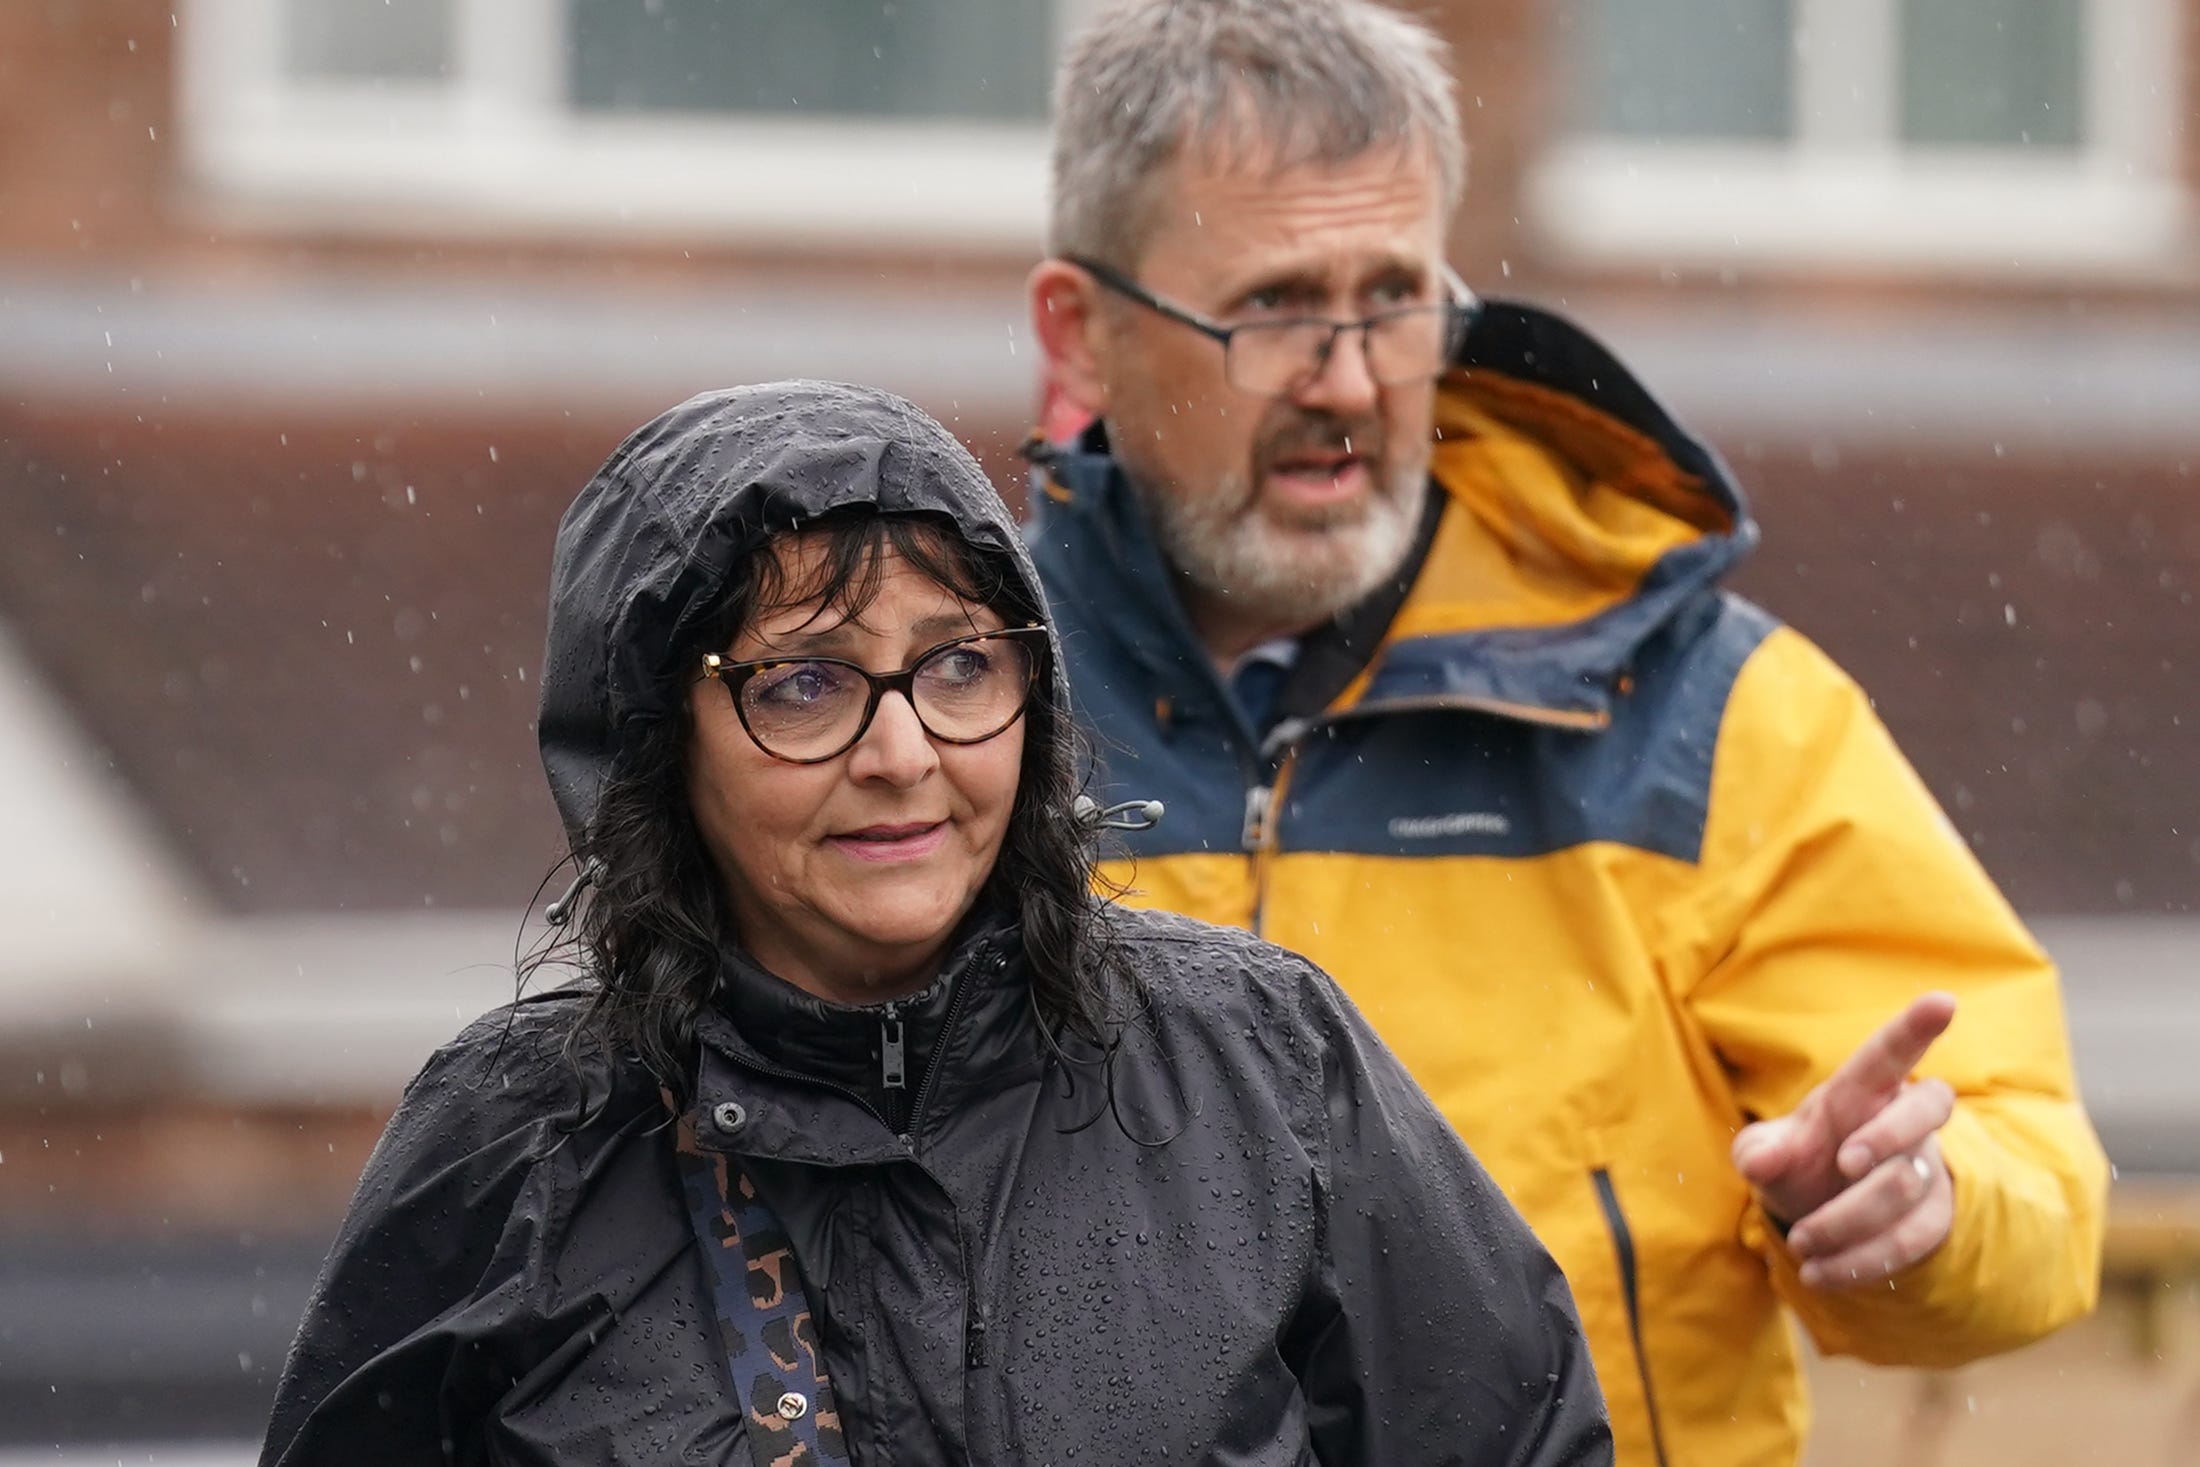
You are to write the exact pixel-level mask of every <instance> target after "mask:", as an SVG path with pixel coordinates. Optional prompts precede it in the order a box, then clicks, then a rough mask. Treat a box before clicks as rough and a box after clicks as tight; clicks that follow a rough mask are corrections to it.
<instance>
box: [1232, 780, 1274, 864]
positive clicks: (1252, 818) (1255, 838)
mask: <svg viewBox="0 0 2200 1467" xmlns="http://www.w3.org/2000/svg"><path fill="white" fill-rule="evenodd" d="M1275 794H1276V788H1275V786H1274V785H1267V784H1256V785H1254V786H1253V787H1252V788H1251V789H1249V790H1247V791H1246V792H1245V824H1244V825H1243V826H1242V827H1240V829H1239V831H1238V842H1239V844H1240V845H1242V846H1243V847H1244V848H1245V849H1246V850H1247V851H1257V850H1259V849H1260V848H1261V847H1262V846H1264V845H1266V844H1267V843H1268V805H1269V802H1270V801H1271V800H1273V799H1274V798H1275Z"/></svg>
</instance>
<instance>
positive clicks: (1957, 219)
mask: <svg viewBox="0 0 2200 1467" xmlns="http://www.w3.org/2000/svg"><path fill="white" fill-rule="evenodd" d="M1896 6H1897V0H1797V6H1796V16H1797V37H1796V43H1795V44H1796V132H1795V135H1794V136H1793V137H1792V138H1789V139H1783V140H1779V141H1772V142H1761V143H1760V142H1741V141H1736V142H1733V143H1718V142H1710V143H1699V142H1694V141H1685V140H1672V139H1663V140H1657V139H1620V138H1605V137H1565V138H1562V139H1560V140H1558V141H1557V142H1555V143H1554V144H1553V145H1552V147H1551V148H1550V149H1549V150H1548V151H1547V152H1546V154H1545V156H1544V157H1543V158H1542V159H1541V160H1540V161H1539V162H1538V163H1537V165H1536V166H1535V168H1534V169H1533V170H1532V172H1531V174H1530V178H1529V182H1528V198H1527V205H1528V210H1529V217H1530V218H1531V219H1532V220H1533V222H1534V224H1535V226H1536V227H1537V230H1538V232H1539V234H1540V235H1541V237H1542V238H1543V239H1544V240H1546V241H1547V242H1549V243H1550V244H1551V245H1552V246H1554V247H1555V248H1556V249H1557V250H1558V251H1560V252H1561V253H1562V254H1563V255H1564V256H1565V257H1567V258H1569V259H1571V260H1573V261H1576V262H1578V263H1584V264H1591V265H1606V264H1610V265H1636V266H1639V265H1643V264H1655V265H1670V266H1676V267H1701V266H1726V265H1761V264H1772V265H1806V266H1831V267H1843V266H1863V267H1874V266H1892V267H1925V268H1950V269H1960V270H1966V271H1980V272H1988V273H2011V274H2016V275H2020V276H2021V275H2030V274H2040V273H2051V274H2063V273H2072V272H2077V273H2109V274H2149V273H2154V272H2157V271H2160V270H2162V269H2165V268H2173V267H2174V265H2175V263H2176V261H2177V260H2178V258H2179V257H2180V251H2181V250H2182V249H2183V248H2184V247H2186V246H2187V245H2188V244H2189V230H2190V227H2191V221H2190V217H2189V213H2188V209H2187V202H2186V198H2185V193H2184V190H2183V188H2182V186H2181V185H2180V183H2179V180H2178V177H2177V167H2178V160H2177V139H2178V136H2179V125H2178V118H2179V110H2180V106H2181V103H2180V96H2179V91H2180V86H2181V84H2182V76H2181V68H2180V63H2179V58H2180V56H2181V55H2182V53H2183V51H2184V47H2183V45H2182V35H2183V29H2182V28H2183V25H2184V16H2183V14H2182V12H2181V9H2180V6H2179V4H2178V0H2086V4H2085V5H2084V8H2083V10H2082V12H2081V13H2082V15H2083V17H2084V25H2085V28H2086V33H2085V73H2084V105H2085V107H2086V116H2085V124H2084V128H2083V131H2082V135H2083V136H2084V138H2085V142H2084V144H2083V145H2082V146H2081V147H2080V148H2079V149H2078V151H2077V152H2075V153H2074V154H2073V153H2062V154H2056V153H2054V152H2052V151H2051V150H2047V149H2041V150H2038V151H2036V152H2034V151H2018V150H2013V149H1996V148H1979V147H1971V148H1965V147H1925V146H1920V145H1916V144H1904V143H1903V142H1902V141H1901V140H1900V138H1899V137H1898V135H1897V133H1898V109H1899V105H1900V99H1899V88H1898V78H1899V76H1900V72H1899V69H1898V67H1899V61H1900V58H1899V56H1898V55H1897V54H1896V53H1897V47H1898V46H1899V43H1900V42H1899V16H1898V13H1897V9H1896Z"/></svg>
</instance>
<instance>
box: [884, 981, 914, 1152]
mask: <svg viewBox="0 0 2200 1467" xmlns="http://www.w3.org/2000/svg"><path fill="white" fill-rule="evenodd" d="M906 1027H907V1026H906V1025H905V1024H904V1022H903V1020H902V1017H901V1000H899V999H896V1000H894V1001H893V1002H892V1003H889V1004H887V1005H886V1007H885V1009H884V1010H883V1011H881V1013H880V1014H879V1021H878V1083H879V1088H880V1089H881V1090H883V1091H884V1092H885V1099H886V1107H887V1109H888V1110H894V1109H898V1107H897V1106H895V1105H894V1101H895V1099H896V1098H897V1096H899V1095H904V1094H906V1093H907V1091H908V1088H909V1052H908V1050H907V1049H906V1048H904V1047H903V1030H904V1029H905V1028H906ZM880 1119H881V1120H885V1121H886V1123H887V1127H888V1129H890V1130H892V1131H894V1132H895V1133H896V1134H897V1135H898V1134H900V1131H901V1126H900V1125H896V1124H895V1123H894V1122H893V1121H892V1120H891V1119H889V1118H887V1117H885V1116H881V1117H880ZM902 1124H904V1125H906V1124H907V1120H906V1117H905V1118H904V1120H903V1122H902ZM903 1139H904V1140H906V1139H907V1138H906V1137H904V1138H903Z"/></svg>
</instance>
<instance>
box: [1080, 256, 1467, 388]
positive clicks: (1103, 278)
mask: <svg viewBox="0 0 2200 1467" xmlns="http://www.w3.org/2000/svg"><path fill="white" fill-rule="evenodd" d="M1063 258H1064V259H1066V260H1068V261H1069V263H1071V264H1072V265H1075V266H1077V268H1079V269H1080V270H1083V271H1084V272H1085V273H1086V274H1088V275H1090V276H1091V277H1092V278H1093V279H1094V280H1097V281H1098V282H1100V284H1101V285H1102V286H1104V287H1106V288H1107V289H1109V290H1112V291H1114V292H1115V293H1116V294H1117V295H1119V296H1121V297H1123V298H1124V299H1125V300H1128V301H1135V302H1137V303H1138V304H1139V305H1142V306H1144V307H1145V308H1146V309H1147V310H1149V311H1152V312H1154V313H1155V314H1156V315H1159V316H1164V317H1166V318H1168V319H1169V320H1171V321H1175V322H1177V323H1179V324H1180V325H1184V326H1189V327H1191V328H1192V329H1193V330H1194V331H1197V332H1199V333H1200V334H1201V335H1203V336H1209V337H1212V338H1214V339H1215V340H1216V341H1219V342H1221V343H1222V373H1223V376H1224V378H1226V379H1227V380H1228V382H1229V384H1230V385H1231V386H1232V387H1235V388H1236V389H1237V390H1238V391H1240V392H1244V393H1250V394H1252V395H1253V396H1256V397H1285V396H1288V395H1289V394H1291V393H1293V392H1297V391H1298V390H1299V389H1301V388H1303V387H1304V386H1306V384H1307V383H1309V382H1311V381H1313V380H1314V379H1315V378H1316V377H1319V376H1320V375H1321V374H1322V371H1323V369H1324V368H1326V367H1327V366H1328V365H1329V358H1330V356H1331V355H1332V354H1333V353H1334V352H1335V351H1336V349H1337V338H1338V337H1340V336H1342V335H1344V334H1345V333H1346V332H1347V331H1357V332H1359V333H1360V341H1361V343H1362V345H1363V347H1364V348H1365V351H1366V356H1367V371H1368V375H1369V376H1371V377H1373V378H1374V379H1375V380H1376V381H1377V382H1379V383H1381V384H1383V385H1384V386H1386V387H1399V386H1405V385H1407V384H1410V383H1416V382H1432V381H1434V380H1435V379H1436V378H1438V377H1440V376H1442V375H1443V373H1444V368H1445V366H1446V365H1447V364H1449V363H1450V361H1451V358H1452V354H1453V353H1454V352H1455V351H1457V350H1458V347H1459V342H1460V338H1462V337H1463V336H1465V335H1466V330H1467V325H1468V323H1469V322H1471V321H1472V320H1473V319H1474V312H1475V308H1476V301H1475V299H1474V295H1473V293H1472V292H1471V291H1469V290H1468V289H1467V287H1466V285H1465V283H1464V282H1462V281H1461V280H1460V279H1459V278H1458V277H1457V276H1455V275H1453V274H1452V273H1451V272H1450V271H1449V270H1446V271H1445V272H1444V275H1445V284H1446V287H1447V289H1448V290H1449V291H1450V294H1451V298H1450V299H1449V300H1443V301H1434V302H1431V303H1429V304H1427V305H1418V306H1399V307H1397V308H1395V309H1393V310H1388V311H1377V312H1375V313H1374V314H1373V315H1371V316H1364V317H1362V318H1360V319H1359V320H1357V321H1335V320H1331V319H1330V318H1328V317H1326V316H1291V317H1285V318H1281V319H1278V320H1273V321H1246V322H1242V323H1240V324H1239V325H1236V326H1225V325H1224V324H1223V323H1222V322H1220V321H1217V320H1214V319H1213V318H1211V317H1208V316H1203V315H1201V314H1200V313H1199V312H1197V311H1194V310H1191V309H1189V308H1187V307H1184V306H1180V305H1178V304H1176V303H1175V302H1174V301H1169V300H1164V299H1162V298H1161V297H1160V296H1157V295H1155V294H1154V293H1153V292H1152V291H1150V290H1148V289H1146V287H1144V286H1143V285H1140V284H1139V283H1138V282H1137V281H1135V280H1133V279H1131V277H1130V276H1128V275H1125V274H1124V273H1123V272H1122V271H1120V270H1118V269H1116V268H1115V267H1114V266H1112V265H1106V264H1102V263H1101V262H1100V261H1098V260H1094V259H1088V258H1086V257H1085V256H1083V255H1065V256H1064V257H1063Z"/></svg>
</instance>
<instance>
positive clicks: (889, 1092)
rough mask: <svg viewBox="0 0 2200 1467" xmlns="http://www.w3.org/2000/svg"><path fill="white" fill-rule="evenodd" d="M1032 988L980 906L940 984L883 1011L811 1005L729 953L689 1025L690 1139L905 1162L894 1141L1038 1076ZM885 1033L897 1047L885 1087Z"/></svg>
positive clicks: (997, 917)
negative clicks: (694, 1031)
mask: <svg viewBox="0 0 2200 1467" xmlns="http://www.w3.org/2000/svg"><path fill="white" fill-rule="evenodd" d="M1029 986H1030V985H1029V978H1028V975H1027V973H1026V971H1025V968H1024V965H1023V961H1022V944H1021V938H1020V931H1019V929H1018V927H1017V925H1016V924H1015V922H1014V920H1013V919H1012V918H1010V917H1008V916H1007V915H1005V914H1003V913H1001V912H999V911H997V910H994V909H991V908H988V907H983V906H981V908H980V909H979V911H978V912H977V913H975V914H973V916H972V917H971V918H970V919H969V920H968V921H966V922H965V924H964V926H963V929H962V931H961V932H960V933H959V934H958V936H957V938H956V940H955V944H954V947H953V949H952V951H951V954H950V956H949V958H948V960H947V962H946V963H944V964H943V965H942V967H941V970H940V976H939V977H938V978H937V979H936V980H935V981H934V982H933V983H931V984H930V985H928V986H927V987H926V988H925V989H924V990H923V991H921V992H920V993H916V994H912V995H910V996H909V997H907V998H904V999H900V1000H898V1001H896V1002H895V1003H894V1004H892V1005H887V1004H860V1005H857V1004H838V1003H833V1002H830V1001H828V1000H825V999H820V998H817V997H815V996H814V995H811V994H808V993H805V992H803V991H802V990H800V989H797V988H795V987H794V986H793V985H792V984H789V983H787V982H785V981H784V980H782V979H780V978H778V977H777V976H775V975H773V974H771V973H768V972H766V971H765V970H764V969H762V968H761V967H759V966H757V965H756V964H755V962H754V961H753V960H751V959H749V958H748V957H747V956H746V955H745V954H742V953H739V952H735V953H731V954H729V955H728V957H727V960H726V964H725V969H724V972H723V974H722V977H721V981H720V988H719V993H718V995H717V999H716V1001H715V1002H714V1003H713V1004H712V1005H711V1007H710V1008H709V1009H708V1010H706V1012H705V1013H704V1015H703V1016H702V1018H701V1020H700V1022H699V1024H698V1037H699V1038H700V1039H701V1041H702V1043H701V1046H700V1048H701V1054H700V1058H699V1060H698V1069H697V1074H696V1085H695V1092H694V1093H695V1101H694V1108H695V1111H696V1114H695V1123H696V1135H697V1137H698V1139H699V1140H700V1141H701V1143H702V1144H703V1145H704V1146H706V1147H710V1148H713V1149H721V1150H727V1151H732V1152H735V1153H738V1154H742V1155H752V1156H767V1157H776V1158H779V1159H783V1160H788V1161H800V1162H807V1163H812V1164H819V1165H855V1164H875V1163H878V1162H882V1161H889V1160H904V1159H907V1157H908V1156H909V1154H910V1146H909V1145H908V1143H907V1142H905V1140H904V1139H903V1138H904V1137H905V1136H907V1135H911V1134H914V1133H915V1132H917V1131H919V1130H920V1129H921V1130H922V1131H927V1132H928V1131H930V1130H931V1129H932V1128H933V1125H934V1123H935V1122H936V1121H937V1119H938V1118H939V1117H940V1116H942V1115H943V1114H944V1113H945V1112H947V1111H949V1110H950V1109H952V1108H953V1107H955V1106H957V1105H960V1104H963V1103H965V1102H967V1101H968V1100H969V1099H970V1098H971V1096H972V1095H973V1094H974V1093H979V1092H987V1093H989V1092H991V1091H993V1090H998V1089H1004V1088H1006V1087H1008V1086H1009V1085H1011V1084H1014V1083H1017V1082H1019V1081H1020V1080H1022V1079H1024V1078H1026V1077H1027V1073H1030V1072H1035V1068H1036V1067H1035V1064H1033V1063H1030V1061H1031V1060H1032V1059H1033V1057H1034V1056H1036V1054H1037V1053H1038V1045H1037V1042H1036V1031H1035V1030H1034V1029H1033V1027H1032V1021H1031V1018H1030V1003H1029V992H1028V990H1029ZM889 1010H891V1018H889ZM891 1022H898V1023H899V1025H900V1037H901V1040H902V1044H903V1053H902V1063H901V1073H902V1084H901V1085H900V1086H899V1087H892V1088H890V1087H888V1086H887V1085H886V1084H885V1068H884V1066H885V1059H886V1056H885V1053H884V1047H885V1040H886V1037H887V1035H886V1029H885V1026H886V1025H887V1024H888V1023H891ZM895 1090H898V1092H899V1093H898V1094H896V1093H894V1091H895ZM729 1102H730V1103H732V1104H733V1105H735V1106H737V1107H738V1117H739V1124H738V1125H735V1126H730V1127H729V1126H727V1125H725V1124H722V1123H721V1120H720V1118H721V1117H722V1116H723V1115H725V1114H726V1112H724V1110H723V1107H724V1106H726V1105H727V1104H728V1103H729Z"/></svg>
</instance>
